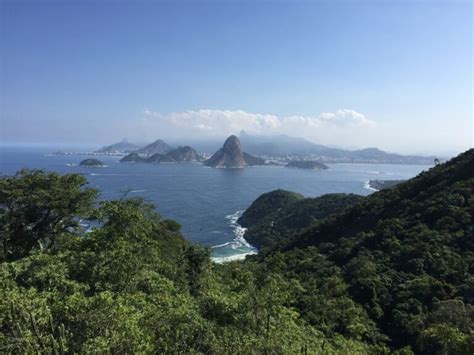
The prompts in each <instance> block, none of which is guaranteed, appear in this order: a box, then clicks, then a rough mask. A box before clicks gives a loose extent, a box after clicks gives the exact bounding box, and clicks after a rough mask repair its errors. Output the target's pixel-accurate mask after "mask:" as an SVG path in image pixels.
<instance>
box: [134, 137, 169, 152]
mask: <svg viewBox="0 0 474 355" xmlns="http://www.w3.org/2000/svg"><path fill="white" fill-rule="evenodd" d="M171 150H173V147H171V146H170V145H168V144H167V143H165V142H164V141H162V140H161V139H158V140H156V141H154V142H153V143H151V144H148V145H147V146H145V147H143V148H141V149H138V150H135V153H138V154H143V155H153V154H166V153H168V152H169V151H171Z"/></svg>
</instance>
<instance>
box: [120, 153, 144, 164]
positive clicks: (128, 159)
mask: <svg viewBox="0 0 474 355" xmlns="http://www.w3.org/2000/svg"><path fill="white" fill-rule="evenodd" d="M143 160H144V159H143V158H142V157H140V156H139V155H138V154H137V153H130V154H128V155H126V156H124V157H123V158H122V159H120V162H121V163H140V162H143Z"/></svg>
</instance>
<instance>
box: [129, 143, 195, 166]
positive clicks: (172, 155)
mask: <svg viewBox="0 0 474 355" xmlns="http://www.w3.org/2000/svg"><path fill="white" fill-rule="evenodd" d="M202 160H203V159H202V157H201V155H200V154H199V153H198V152H196V151H195V150H194V149H193V148H191V147H190V146H185V147H178V148H176V149H172V150H170V151H168V152H167V153H165V154H160V153H155V154H152V155H150V156H145V157H142V156H140V154H138V153H136V152H133V153H130V154H128V155H127V156H125V157H123V158H122V159H121V160H120V162H122V163H151V164H159V163H191V162H200V161H202Z"/></svg>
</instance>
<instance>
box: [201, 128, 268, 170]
mask: <svg viewBox="0 0 474 355" xmlns="http://www.w3.org/2000/svg"><path fill="white" fill-rule="evenodd" d="M204 165H206V166H210V167H212V168H226V169H229V168H243V167H246V166H254V165H265V160H263V159H260V158H257V157H254V156H252V155H250V154H248V153H245V152H244V151H243V150H242V146H241V144H240V141H239V138H237V136H234V135H232V136H230V137H228V138H227V139H226V141H225V142H224V145H223V147H222V148H221V149H219V150H218V151H217V152H215V153H214V155H213V156H212V157H210V158H209V159H208V160H206V161H205V162H204Z"/></svg>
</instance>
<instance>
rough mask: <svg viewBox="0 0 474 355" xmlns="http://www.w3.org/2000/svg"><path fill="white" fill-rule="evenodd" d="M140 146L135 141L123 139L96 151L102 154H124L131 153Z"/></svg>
mask: <svg viewBox="0 0 474 355" xmlns="http://www.w3.org/2000/svg"><path fill="white" fill-rule="evenodd" d="M138 148H139V147H138V146H137V145H135V144H133V143H130V142H128V141H127V140H126V139H123V140H122V141H121V142H118V143H114V144H111V145H108V146H105V147H102V148H100V149H99V150H97V151H96V153H102V154H123V153H129V152H131V151H134V150H135V149H138Z"/></svg>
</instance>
